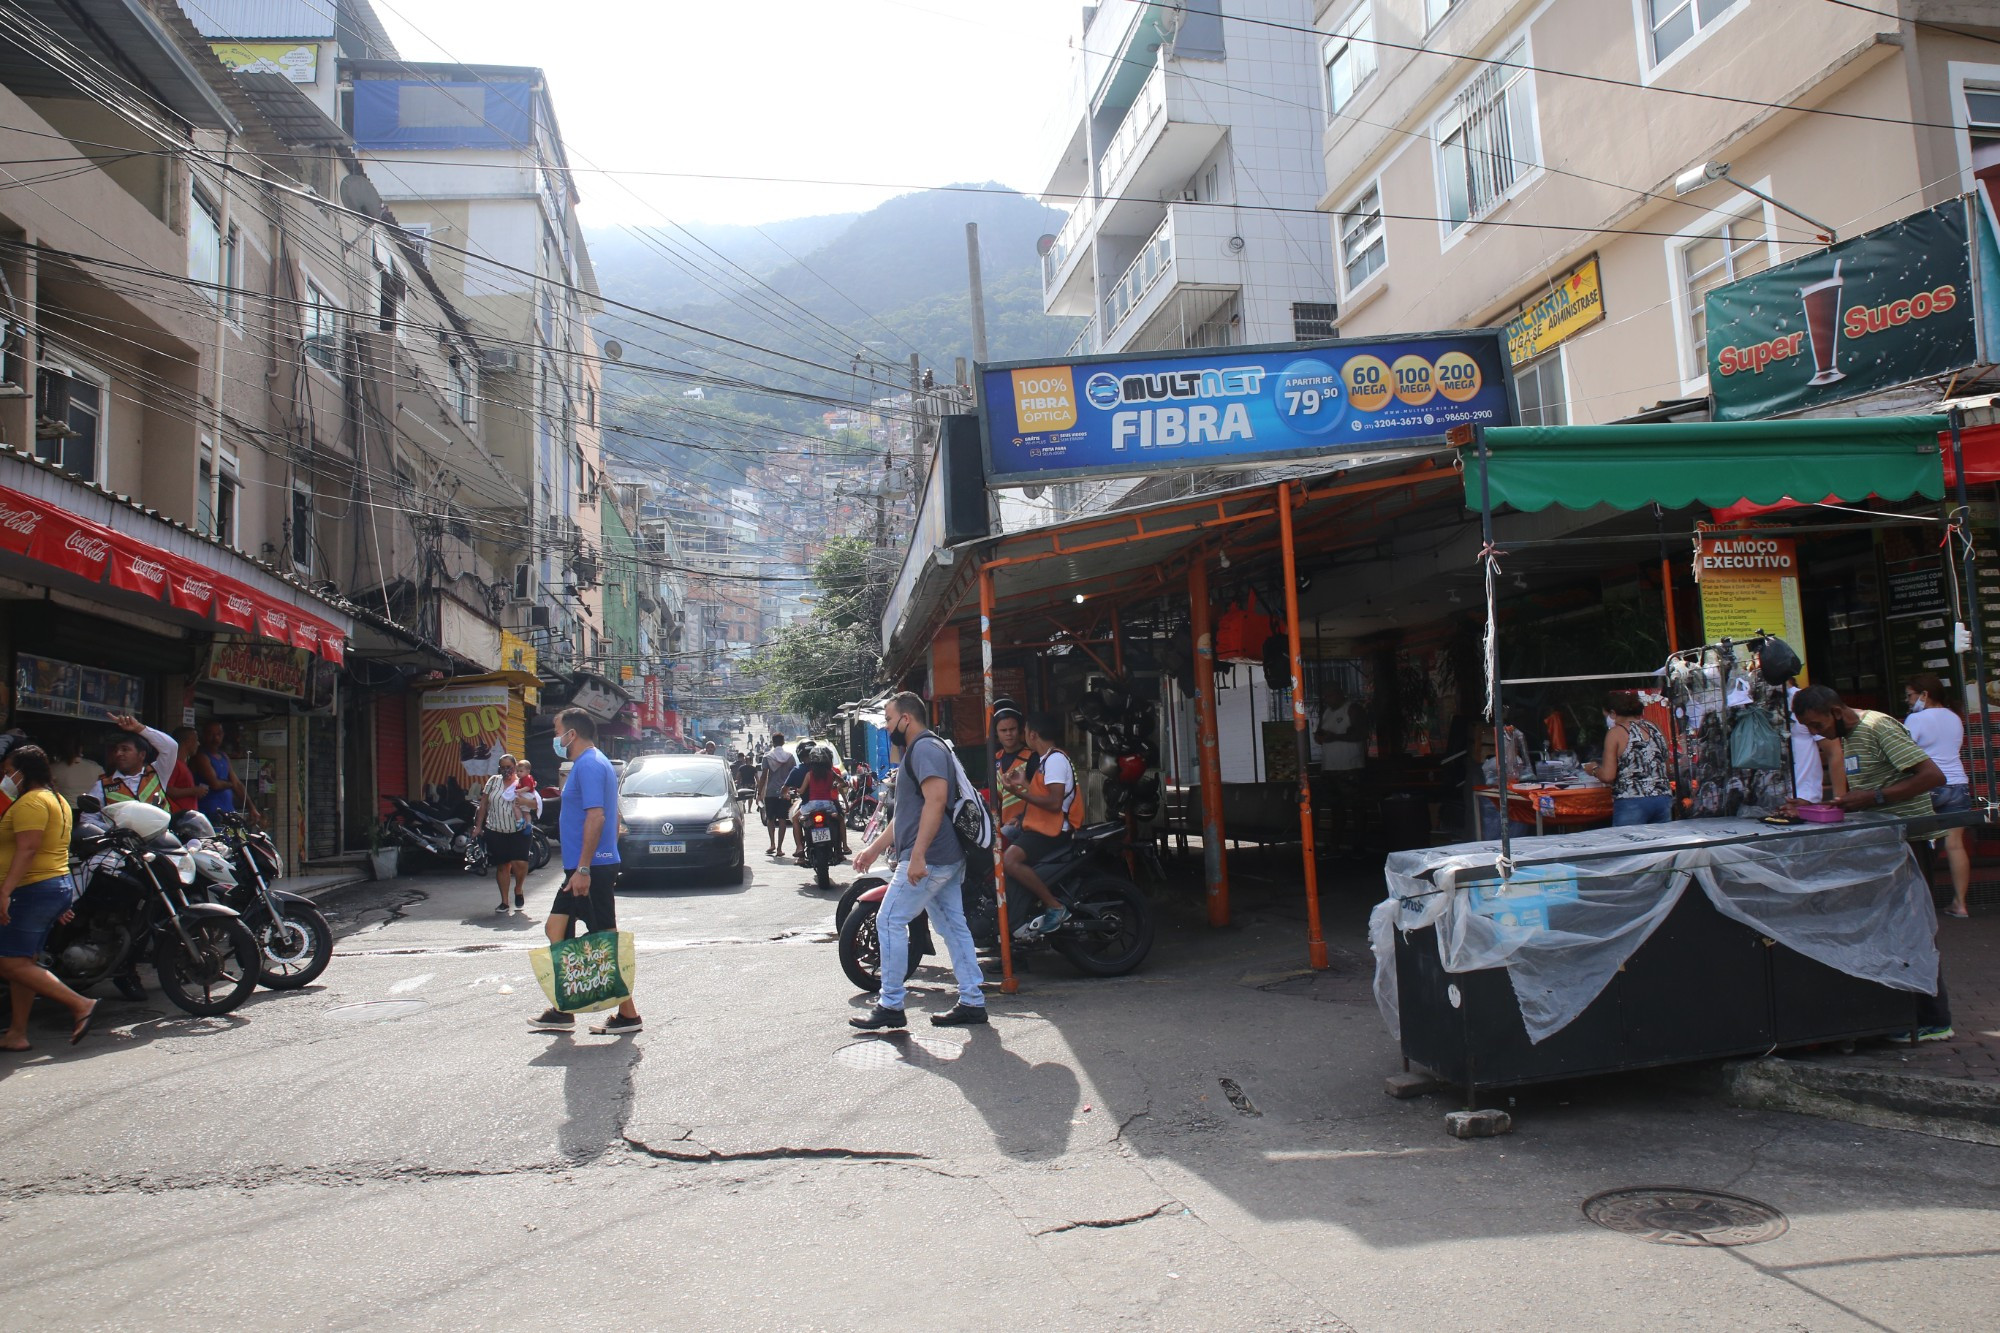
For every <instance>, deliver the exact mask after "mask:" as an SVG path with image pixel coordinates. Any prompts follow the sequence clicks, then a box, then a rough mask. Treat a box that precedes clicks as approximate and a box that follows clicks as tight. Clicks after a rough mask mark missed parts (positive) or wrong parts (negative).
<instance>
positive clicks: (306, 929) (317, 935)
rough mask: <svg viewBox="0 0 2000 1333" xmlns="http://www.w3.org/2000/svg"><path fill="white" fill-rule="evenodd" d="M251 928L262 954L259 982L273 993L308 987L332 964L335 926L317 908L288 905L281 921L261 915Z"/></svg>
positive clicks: (266, 914)
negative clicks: (329, 923)
mask: <svg viewBox="0 0 2000 1333" xmlns="http://www.w3.org/2000/svg"><path fill="white" fill-rule="evenodd" d="M250 928H251V932H252V933H253V934H255V935H256V936H257V943H258V944H259V945H260V946H261V948H262V952H263V960H262V964H261V966H260V967H259V968H258V970H257V981H258V983H259V984H260V985H263V986H265V987H267V988H268V989H270V990H297V989H298V988H299V987H301V986H309V985H311V984H312V983H313V982H314V981H315V980H317V979H318V977H319V974H320V973H322V972H324V971H326V965H327V964H328V963H330V962H332V961H333V927H332V926H330V925H328V924H327V920H326V918H325V917H324V916H321V915H320V912H319V909H318V908H316V907H308V906H306V905H305V904H303V903H286V904H285V906H284V915H283V917H282V918H280V919H279V920H275V921H274V920H272V919H271V916H270V915H269V913H265V912H259V913H258V915H257V917H256V919H255V920H253V921H251V922H250Z"/></svg>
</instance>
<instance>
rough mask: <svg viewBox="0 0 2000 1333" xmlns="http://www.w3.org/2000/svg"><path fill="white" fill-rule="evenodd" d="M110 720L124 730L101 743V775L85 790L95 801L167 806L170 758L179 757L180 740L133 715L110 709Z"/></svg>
mask: <svg viewBox="0 0 2000 1333" xmlns="http://www.w3.org/2000/svg"><path fill="white" fill-rule="evenodd" d="M111 720H112V721H113V722H115V723H117V724H118V727H119V729H120V730H121V731H123V732H125V733H126V734H125V735H122V736H119V737H116V738H114V739H113V740H112V742H111V744H109V745H107V746H105V747H104V770H105V772H104V776H103V777H102V778H100V779H99V780H98V782H97V784H96V785H95V786H93V787H92V788H91V789H90V792H89V794H90V795H91V796H94V797H96V798H97V802H98V804H99V805H112V804H115V803H116V802H119V801H144V802H146V804H148V805H157V806H159V807H160V809H162V810H165V809H168V808H169V802H168V800H167V783H168V782H169V781H171V780H172V778H173V776H174V761H175V760H177V759H178V758H179V757H180V752H181V747H180V743H179V742H178V741H176V740H175V739H174V738H173V737H171V736H169V735H167V733H166V732H164V731H155V730H154V729H153V728H151V727H149V726H147V725H145V724H144V723H143V722H141V721H139V719H138V718H136V717H130V716H127V715H126V714H123V713H114V714H112V715H111ZM148 746H150V747H151V748H152V751H153V759H152V762H151V763H150V764H149V763H147V762H146V747H148Z"/></svg>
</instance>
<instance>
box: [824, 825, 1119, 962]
mask: <svg viewBox="0 0 2000 1333" xmlns="http://www.w3.org/2000/svg"><path fill="white" fill-rule="evenodd" d="M1128 850H1130V848H1129V846H1128V842H1127V839H1126V837H1125V826H1124V825H1123V824H1122V823H1118V822H1109V823H1103V824H1090V825H1086V826H1084V827H1083V828H1080V829H1078V830H1077V831H1076V832H1075V833H1074V834H1072V835H1071V837H1070V842H1069V845H1068V846H1066V847H1064V848H1063V849H1062V850H1061V851H1059V852H1057V853H1056V854H1055V855H1054V856H1052V857H1050V858H1049V859H1048V860H1046V861H1040V862H1037V863H1036V866H1035V869H1036V871H1037V872H1038V873H1039V874H1040V875H1041V877H1042V882H1043V883H1045V884H1047V885H1048V886H1049V890H1050V892H1052V893H1054V894H1055V895H1056V898H1057V900H1058V901H1060V902H1061V903H1062V904H1063V906H1065V907H1067V908H1068V909H1069V911H1070V919H1069V920H1068V921H1066V922H1064V923H1063V924H1062V925H1061V926H1060V927H1058V928H1057V929H1056V930H1054V931H1052V932H1050V933H1049V934H1048V935H1046V936H1044V937H1042V938H1041V939H1038V940H1034V941H1030V942H1016V943H1015V944H1014V953H1015V956H1016V957H1020V956H1022V955H1024V954H1028V953H1033V952H1034V951H1036V950H1038V949H1041V948H1043V947H1047V948H1050V949H1053V950H1055V951H1056V952H1057V953H1059V954H1061V955H1062V956H1063V957H1064V958H1066V959H1068V960H1069V961H1070V963H1071V964H1073V965H1074V966H1075V967H1076V969H1077V970H1078V971H1080V972H1084V973H1088V974H1089V975H1091V976H1095V977H1118V976H1123V975H1125V974H1126V973H1127V972H1130V971H1133V970H1134V969H1135V968H1137V967H1138V966H1139V965H1140V964H1142V963H1144V962H1145V961H1146V955H1147V954H1148V953H1150V952H1151V951H1152V948H1153V928H1154V922H1153V904H1152V902H1151V901H1150V900H1149V899H1148V898H1147V897H1146V895H1145V893H1144V891H1142V890H1141V889H1140V888H1139V886H1138V885H1136V884H1134V883H1133V882H1132V881H1131V879H1130V878H1129V877H1128V876H1127V874H1126V870H1125V856H1126V853H1127V851H1128ZM1140 850H1141V854H1142V855H1150V852H1147V851H1145V850H1144V849H1140ZM888 887H889V886H888V882H887V881H886V880H881V879H868V880H857V881H856V882H855V884H854V885H853V886H852V887H851V888H850V889H849V890H848V892H847V894H846V895H843V897H842V900H841V903H840V905H839V906H838V907H837V908H836V909H835V912H834V917H835V920H836V922H837V923H838V925H837V929H838V930H839V933H840V945H839V948H840V966H841V970H842V971H844V972H846V973H847V979H848V980H849V981H852V982H853V983H854V984H855V985H856V986H857V987H859V988H860V989H861V990H863V991H867V992H871V993H872V992H874V991H877V990H880V989H881V986H882V946H881V941H880V940H879V939H878V937H877V935H876V931H875V917H876V914H877V912H879V911H880V909H881V905H882V897H883V895H884V894H885V893H886V892H887V891H888ZM1007 887H1008V889H1009V893H1008V896H1007V919H1008V921H1009V923H1010V924H1011V925H1016V926H1018V925H1019V924H1020V923H1022V922H1024V921H1027V920H1028V919H1029V918H1030V917H1032V916H1034V915H1035V914H1037V913H1039V912H1040V911H1041V910H1042V909H1041V906H1040V903H1039V900H1037V899H1036V898H1035V896H1034V895H1033V894H1031V893H1029V892H1028V890H1026V889H1024V888H1022V887H1021V886H1020V885H1018V884H1015V883H1014V882H1013V881H1012V880H1009V881H1008V883H1007ZM964 894H965V919H966V924H967V925H969V926H970V927H971V928H972V939H973V942H974V943H975V944H977V945H978V946H979V947H980V948H982V949H997V948H998V947H999V944H1000V919H999V906H998V902H997V899H996V898H995V896H994V892H993V868H992V860H991V858H990V857H988V856H984V855H981V856H974V857H972V858H970V859H969V860H968V861H967V863H966V867H965V888H964ZM909 938H910V970H911V971H913V972H914V971H915V970H916V968H917V966H918V964H919V963H921V962H922V961H923V960H924V959H925V958H926V957H928V956H930V955H932V954H935V953H936V952H937V946H936V944H935V943H934V942H933V941H932V938H931V932H930V922H929V921H928V919H927V918H926V917H923V916H920V917H918V918H917V919H916V920H915V921H912V922H911V923H910V927H909Z"/></svg>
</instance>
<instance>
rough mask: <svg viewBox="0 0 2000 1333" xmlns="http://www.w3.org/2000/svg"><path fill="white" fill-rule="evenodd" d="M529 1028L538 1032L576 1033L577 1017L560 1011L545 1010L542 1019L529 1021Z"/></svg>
mask: <svg viewBox="0 0 2000 1333" xmlns="http://www.w3.org/2000/svg"><path fill="white" fill-rule="evenodd" d="M528 1026H529V1027H531V1028H533V1029H534V1030H535V1031H537V1032H574V1031H576V1015H575V1014H566V1013H564V1012H563V1011H562V1010H560V1009H544V1010H542V1016H541V1017H540V1018H534V1019H530V1020H529V1021H528Z"/></svg>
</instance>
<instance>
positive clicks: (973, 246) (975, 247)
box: [965, 222, 986, 366]
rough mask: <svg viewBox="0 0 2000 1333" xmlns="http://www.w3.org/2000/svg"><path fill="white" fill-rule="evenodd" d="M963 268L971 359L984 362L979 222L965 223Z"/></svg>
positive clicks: (984, 324) (984, 327)
mask: <svg viewBox="0 0 2000 1333" xmlns="http://www.w3.org/2000/svg"><path fill="white" fill-rule="evenodd" d="M965 269H966V277H967V279H968V280H969V281H970V282H971V284H972V359H973V360H974V361H975V362H977V363H978V364H980V365H982V366H983V365H985V364H986V285H985V283H984V282H982V281H981V280H980V276H979V224H978V223H977V222H968V223H966V224H965Z"/></svg>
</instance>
